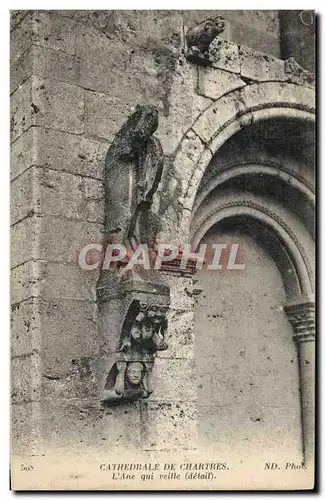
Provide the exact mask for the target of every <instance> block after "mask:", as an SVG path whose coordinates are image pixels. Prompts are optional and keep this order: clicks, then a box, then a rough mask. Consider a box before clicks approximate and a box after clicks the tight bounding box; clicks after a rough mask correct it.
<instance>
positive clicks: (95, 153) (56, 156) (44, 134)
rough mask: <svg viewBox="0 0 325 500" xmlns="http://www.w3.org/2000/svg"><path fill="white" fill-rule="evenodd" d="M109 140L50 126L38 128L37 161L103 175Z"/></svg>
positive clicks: (55, 167)
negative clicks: (99, 139) (104, 140)
mask: <svg viewBox="0 0 325 500" xmlns="http://www.w3.org/2000/svg"><path fill="white" fill-rule="evenodd" d="M108 147H109V145H108V143H106V142H103V141H95V140H92V139H88V138H84V137H79V136H76V135H73V134H68V133H65V132H59V131H57V130H50V129H47V130H45V129H37V130H36V137H35V149H36V154H37V164H38V165H46V166H48V167H50V168H52V169H54V170H64V171H66V172H71V173H74V174H79V175H85V176H90V177H95V178H97V179H102V175H103V169H104V163H105V156H106V152H107V150H108Z"/></svg>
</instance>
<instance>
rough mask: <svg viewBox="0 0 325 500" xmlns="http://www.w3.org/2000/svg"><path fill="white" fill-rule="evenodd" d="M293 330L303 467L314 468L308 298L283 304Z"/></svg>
mask: <svg viewBox="0 0 325 500" xmlns="http://www.w3.org/2000/svg"><path fill="white" fill-rule="evenodd" d="M284 310H285V312H286V314H287V316H288V319H289V321H290V323H291V324H292V326H293V330H294V332H293V338H294V340H295V342H296V343H297V348H298V353H299V370H300V397H301V412H302V433H303V449H304V463H305V465H307V466H311V467H312V466H313V463H314V452H315V302H314V301H313V300H311V299H310V298H308V297H306V298H305V297H304V298H301V299H299V300H297V301H294V302H291V303H289V304H286V305H285V307H284Z"/></svg>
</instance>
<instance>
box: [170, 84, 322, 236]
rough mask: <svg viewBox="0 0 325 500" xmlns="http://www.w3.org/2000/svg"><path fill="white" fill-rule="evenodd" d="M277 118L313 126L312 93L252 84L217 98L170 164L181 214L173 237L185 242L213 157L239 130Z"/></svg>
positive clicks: (294, 87)
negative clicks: (176, 183)
mask: <svg viewBox="0 0 325 500" xmlns="http://www.w3.org/2000/svg"><path fill="white" fill-rule="evenodd" d="M278 118H285V119H293V120H297V121H299V122H303V123H313V122H314V121H315V92H314V90H313V89H311V88H309V87H304V86H300V85H295V84H291V83H285V82H262V83H254V84H252V85H246V86H245V87H243V88H241V89H239V90H234V91H232V92H229V93H228V94H227V95H225V96H223V97H220V98H219V99H218V100H217V101H215V102H213V103H212V104H211V105H210V106H209V107H208V108H207V109H206V110H205V111H204V112H203V113H202V114H201V115H200V116H199V117H198V119H197V120H196V122H195V123H194V124H193V125H192V126H191V127H190V129H189V130H188V131H187V133H186V134H185V135H184V137H183V139H182V140H181V142H180V144H179V146H178V148H177V150H176V155H175V158H174V161H173V168H174V171H175V175H176V176H177V178H178V179H179V195H178V203H179V210H180V211H181V212H182V216H181V217H178V218H177V219H178V220H175V225H176V231H175V233H176V234H179V235H180V236H181V237H182V238H184V239H186V238H187V239H188V236H189V223H190V217H189V212H191V211H192V208H193V205H194V200H195V196H196V193H197V190H198V187H199V185H200V182H201V179H202V177H203V175H204V173H205V171H206V169H207V167H208V165H209V163H210V161H211V159H212V157H213V155H215V154H216V152H217V151H218V150H219V149H220V148H221V146H222V145H223V144H225V142H226V141H227V140H228V139H229V138H230V137H232V136H233V135H235V134H236V132H238V131H240V130H241V129H242V128H244V127H249V126H250V125H251V124H252V123H255V122H258V121H263V120H273V119H278ZM194 146H195V147H194ZM166 188H167V189H168V186H167V187H166Z"/></svg>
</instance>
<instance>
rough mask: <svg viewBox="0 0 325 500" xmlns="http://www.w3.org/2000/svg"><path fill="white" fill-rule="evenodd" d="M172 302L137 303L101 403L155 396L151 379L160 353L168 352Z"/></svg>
mask: <svg viewBox="0 0 325 500" xmlns="http://www.w3.org/2000/svg"><path fill="white" fill-rule="evenodd" d="M168 306H169V298H168V297H167V296H165V297H159V296H151V297H148V298H147V300H146V301H144V300H143V299H133V300H132V302H131V304H130V306H129V309H128V311H127V314H126V316H125V319H124V322H123V325H122V328H121V333H120V337H119V339H118V345H117V350H116V353H115V362H114V364H113V365H112V367H111V369H110V371H109V374H108V376H107V378H106V381H105V385H104V388H103V392H102V394H101V400H102V401H104V402H106V403H113V402H116V401H118V400H134V399H143V398H148V397H149V396H150V394H151V393H152V392H153V388H152V383H151V375H152V370H153V366H154V360H155V357H156V355H157V352H158V351H164V350H166V349H167V348H168V345H167V342H166V334H167V328H168V322H167V311H168Z"/></svg>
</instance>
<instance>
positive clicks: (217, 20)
mask: <svg viewBox="0 0 325 500" xmlns="http://www.w3.org/2000/svg"><path fill="white" fill-rule="evenodd" d="M224 30H225V20H224V18H223V17H222V16H216V17H214V18H209V19H206V20H204V21H202V22H201V23H200V24H198V25H197V26H195V27H194V28H190V29H189V30H188V32H187V34H186V42H187V48H188V50H190V51H191V53H192V54H195V53H198V54H205V53H206V52H207V51H208V49H209V45H210V44H211V42H212V41H213V40H214V39H215V38H216V37H217V36H218V35H220V33H222V32H223V31H224Z"/></svg>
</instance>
